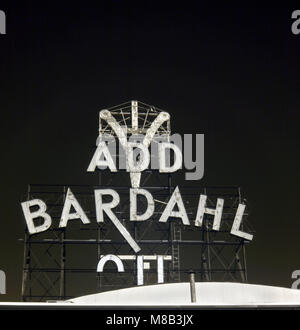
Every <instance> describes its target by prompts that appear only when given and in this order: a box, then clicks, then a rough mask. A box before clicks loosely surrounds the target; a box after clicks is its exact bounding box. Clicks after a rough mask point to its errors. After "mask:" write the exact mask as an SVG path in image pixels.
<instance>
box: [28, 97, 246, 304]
mask: <svg viewBox="0 0 300 330" xmlns="http://www.w3.org/2000/svg"><path fill="white" fill-rule="evenodd" d="M133 106H136V107H137V108H138V122H136V121H133V120H132V118H131V116H130V114H131V115H132V113H131V112H130V111H129V110H130V109H131V110H132V108H133ZM108 110H109V111H110V112H111V113H113V114H114V116H115V117H116V118H119V119H120V120H119V121H120V122H121V124H122V126H126V129H125V131H126V134H127V135H129V134H132V133H133V132H137V131H138V133H141V134H144V133H145V131H144V129H147V128H149V127H150V126H151V120H152V119H151V120H150V119H149V118H150V115H151V116H152V117H155V116H158V115H159V113H160V112H161V110H158V109H157V108H155V107H153V106H148V105H145V104H143V103H140V102H137V103H134V104H133V103H132V102H131V103H125V104H123V105H121V106H118V107H113V108H111V109H108ZM128 120H131V122H130V123H129V122H128ZM124 123H125V125H123V124H124ZM134 128H135V130H134ZM159 132H161V134H167V135H169V134H170V123H169V121H166V122H165V123H164V127H161V128H160V131H159ZM103 133H109V134H114V133H113V132H112V131H111V130H110V129H109V127H108V126H107V125H105V123H103V122H102V119H101V118H100V123H99V136H100V137H101V134H103ZM98 174H99V181H98V183H97V184H96V185H94V186H91V185H45V184H31V185H29V186H28V193H27V199H28V200H32V199H36V198H38V199H42V200H43V201H45V203H46V204H47V213H48V214H49V215H50V216H51V218H52V226H51V227H50V229H48V230H47V231H45V232H41V233H39V234H34V235H30V234H29V233H28V231H27V229H26V230H25V238H24V266H23V280H22V299H23V301H49V300H65V299H68V298H72V297H77V296H81V295H86V294H92V293H95V292H101V291H106V290H112V289H119V288H125V287H131V286H134V285H136V284H137V270H136V259H134V258H133V259H132V260H129V259H128V260H123V263H124V268H125V271H124V272H122V273H118V272H117V271H116V269H115V266H114V265H110V264H107V266H106V267H105V271H103V272H101V273H97V271H96V269H97V264H98V261H99V260H100V258H101V256H104V255H107V254H114V255H136V256H137V255H145V256H149V255H162V256H165V257H167V256H168V257H170V260H169V261H166V262H165V267H164V279H165V282H179V281H188V280H189V272H190V270H191V269H193V272H194V273H195V279H196V281H238V282H247V265H246V252H245V245H246V243H247V242H248V241H246V240H244V239H243V238H240V237H236V236H233V235H230V229H231V226H232V221H233V218H234V216H235V213H236V210H237V207H238V204H239V203H243V201H244V200H243V197H242V194H241V189H240V188H239V187H201V186H197V187H184V186H183V187H182V186H180V192H181V196H182V197H183V200H184V201H185V203H186V205H185V206H186V211H187V214H188V216H189V219H190V220H191V224H192V225H191V226H185V225H183V224H182V223H181V221H180V220H179V219H178V218H170V219H169V221H168V222H167V223H161V222H159V221H158V220H159V218H160V216H161V214H162V212H163V210H164V208H165V206H166V204H167V202H168V200H169V199H170V196H171V195H172V193H173V191H174V189H175V188H176V185H174V184H173V183H172V177H171V174H162V173H159V172H158V171H157V170H145V171H144V172H143V174H142V176H141V180H140V187H141V188H143V189H147V190H148V191H149V192H150V193H151V194H152V196H153V198H154V201H155V211H154V214H153V216H152V217H151V218H150V219H148V220H146V221H130V217H129V207H130V202H129V189H130V178H129V175H128V173H127V172H126V171H125V170H124V171H122V170H121V171H118V172H117V173H111V172H109V171H108V170H99V173H98ZM68 188H70V189H71V190H72V192H73V194H74V195H75V196H76V198H77V199H78V201H79V203H80V205H81V207H82V208H83V210H84V211H85V213H86V215H87V216H88V218H89V219H90V221H91V223H90V224H83V223H82V222H81V221H76V220H74V221H70V222H69V224H68V227H65V228H59V226H58V224H59V221H60V218H61V212H62V208H63V205H64V200H65V198H66V193H67V189H68ZM107 188H110V189H114V190H116V191H117V192H118V194H119V195H120V199H121V202H120V204H119V205H118V206H117V207H116V208H115V209H114V212H115V214H116V216H117V217H118V219H119V220H120V222H121V223H122V225H123V226H124V227H126V229H127V230H128V232H129V233H130V234H131V235H132V237H133V238H134V240H135V241H136V242H137V243H138V244H139V246H140V247H141V248H142V249H141V252H140V253H138V254H136V253H135V252H134V251H133V250H132V248H131V247H130V246H129V245H128V243H127V242H126V241H125V240H124V238H123V237H122V236H120V233H119V232H118V230H117V229H116V227H115V226H114V225H113V223H112V222H111V221H109V220H107V219H106V220H105V221H104V222H97V221H96V210H95V200H94V190H96V189H107ZM200 194H205V195H207V196H208V199H207V207H210V208H215V207H216V201H217V198H224V207H223V216H222V222H221V228H220V230H219V231H215V230H213V229H212V223H213V216H212V215H210V214H205V217H204V219H203V223H202V226H201V227H196V226H193V221H194V219H195V217H196V212H197V206H198V201H199V196H200ZM138 203H139V205H141V207H143V205H144V204H145V200H144V199H143V198H138ZM247 218H248V210H247V209H246V212H245V213H244V216H243V221H242V227H241V230H246V231H247V232H252V229H251V227H249V224H248V220H247ZM37 221H38V220H37ZM156 281H157V275H156V268H155V262H154V261H149V262H148V267H147V269H145V270H144V283H145V284H146V285H147V284H155V283H156Z"/></svg>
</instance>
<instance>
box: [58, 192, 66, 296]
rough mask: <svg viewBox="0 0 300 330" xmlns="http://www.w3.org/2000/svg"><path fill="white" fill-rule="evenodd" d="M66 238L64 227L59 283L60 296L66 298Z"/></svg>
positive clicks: (61, 237)
mask: <svg viewBox="0 0 300 330" xmlns="http://www.w3.org/2000/svg"><path fill="white" fill-rule="evenodd" d="M63 189H64V197H63V200H65V198H66V187H64V188H63ZM65 239H66V230H65V228H62V230H61V233H60V285H59V298H60V299H64V298H65V296H66V294H65V261H66V247H65V242H64V240H65Z"/></svg>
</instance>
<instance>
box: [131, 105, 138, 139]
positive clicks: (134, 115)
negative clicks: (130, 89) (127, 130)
mask: <svg viewBox="0 0 300 330" xmlns="http://www.w3.org/2000/svg"><path fill="white" fill-rule="evenodd" d="M131 126H132V133H137V132H138V103H137V101H131Z"/></svg>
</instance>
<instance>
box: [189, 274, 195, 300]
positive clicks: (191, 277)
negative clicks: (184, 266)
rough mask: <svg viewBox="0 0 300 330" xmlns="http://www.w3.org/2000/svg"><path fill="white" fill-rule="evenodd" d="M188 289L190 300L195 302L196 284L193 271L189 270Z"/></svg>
mask: <svg viewBox="0 0 300 330" xmlns="http://www.w3.org/2000/svg"><path fill="white" fill-rule="evenodd" d="M190 289H191V302H192V303H194V302H196V284H195V272H194V271H192V270H191V271H190Z"/></svg>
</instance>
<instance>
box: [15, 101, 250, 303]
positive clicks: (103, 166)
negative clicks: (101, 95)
mask: <svg viewBox="0 0 300 330" xmlns="http://www.w3.org/2000/svg"><path fill="white" fill-rule="evenodd" d="M192 138H193V137H192ZM192 140H193V139H192ZM192 140H191V134H185V135H183V136H181V135H179V134H173V135H171V129H170V115H169V113H167V112H165V111H162V110H159V109H157V108H155V107H153V106H149V105H146V104H144V103H141V102H138V101H131V102H128V103H125V104H122V105H120V106H117V107H112V108H110V109H105V110H101V111H100V113H99V134H98V137H97V141H96V150H95V152H94V153H93V155H91V160H90V162H89V165H88V167H87V172H91V173H97V174H98V175H99V180H101V182H100V183H99V184H98V185H95V186H94V187H80V189H82V188H84V189H85V188H86V189H88V192H87V191H85V192H84V193H83V192H82V191H78V186H74V187H73V186H72V185H69V186H66V185H64V186H63V191H62V192H60V193H59V194H58V195H59V202H54V203H53V200H52V198H47V199H43V198H40V197H39V196H38V195H40V193H41V191H37V192H36V193H35V192H34V186H31V187H30V192H29V194H28V198H27V201H24V202H22V203H21V205H22V210H23V213H24V217H25V221H26V225H27V230H26V235H25V247H26V249H27V253H28V249H30V248H31V247H32V246H34V244H52V245H53V244H62V246H63V247H65V244H93V245H96V247H97V255H98V257H97V267H95V268H94V272H95V273H96V272H98V273H102V274H104V273H105V272H106V271H107V270H108V272H109V270H111V269H114V271H117V272H118V273H124V274H125V273H127V277H128V271H130V272H131V273H132V272H133V273H132V274H131V276H132V275H133V276H132V278H134V282H135V283H136V284H138V285H142V284H145V279H146V278H145V274H146V275H147V272H149V270H155V269H156V270H155V271H154V272H153V271H152V273H153V274H152V273H151V272H150V273H151V274H152V275H153V276H152V278H156V281H157V282H158V283H162V282H164V281H165V280H166V279H167V281H176V280H179V279H180V273H181V271H182V269H181V266H180V252H179V251H180V247H181V246H182V245H184V244H185V245H187V246H188V245H194V246H195V245H196V246H200V247H201V251H200V252H201V253H199V250H198V252H197V253H195V255H198V256H199V258H200V260H201V262H200V263H201V271H200V272H199V274H200V275H201V278H203V279H207V280H209V279H210V278H212V276H213V274H214V273H213V272H214V270H213V267H212V262H213V258H212V254H213V253H214V255H215V259H217V260H218V261H221V262H220V263H221V265H222V266H223V268H224V270H225V271H226V272H228V273H230V270H231V271H232V266H233V265H235V266H237V267H238V269H237V272H238V273H239V274H240V275H241V276H242V277H243V278H244V280H246V278H245V277H246V276H245V274H246V268H245V260H243V263H244V266H242V263H241V261H240V258H239V252H240V251H243V249H244V243H247V242H249V241H251V240H252V238H253V235H252V234H251V233H250V232H247V231H245V229H244V221H243V220H244V219H245V217H246V216H247V212H246V205H245V204H244V202H243V200H242V197H241V194H240V190H239V188H232V189H231V191H235V192H234V193H229V194H228V193H227V194H226V191H227V192H228V191H230V189H228V188H227V189H226V188H223V189H219V191H220V195H216V193H217V191H218V189H213V190H212V191H213V193H214V194H213V195H209V194H208V193H207V192H208V190H209V188H203V187H202V188H198V192H197V191H195V189H197V188H193V191H192V193H188V190H189V188H191V187H189V188H187V187H181V186H178V185H176V184H175V185H172V183H171V175H172V173H174V172H177V171H182V170H183V169H185V170H186V172H188V171H189V172H188V173H186V174H185V178H186V179H187V180H191V179H192V180H195V178H196V179H197V178H198V179H199V178H202V176H203V173H204V135H203V134H197V136H196V137H194V141H196V144H197V145H196V150H197V152H196V157H194V159H196V160H195V161H194V162H193V161H192V159H193V157H192V156H193V152H192V150H193V149H192V143H191V141H192ZM190 170H194V172H190ZM102 173H105V176H104V178H103V176H102V175H101V174H102ZM116 176H117V182H118V184H117V185H116V184H114V183H113V180H114V178H115V177H116ZM126 177H127V178H126ZM100 178H101V179H100ZM165 179H167V183H166V184H163V182H164V180H165ZM155 180H157V181H158V182H159V184H157V181H156V183H154V181H155ZM120 182H122V183H123V182H126V184H125V185H124V184H123V185H120ZM127 182H128V184H127ZM57 187H58V186H57ZM32 188H33V189H32ZM43 188H44V187H43ZM60 188H61V187H60ZM80 189H79V190H80ZM190 191H191V190H190ZM48 193H49V194H51V191H49V192H48ZM55 194H57V191H55ZM58 195H56V198H57V197H58ZM87 195H88V202H87V199H86V197H87ZM49 196H50V195H48V196H47V197H49ZM224 196H227V197H228V200H227V199H226V198H225V197H224ZM31 197H34V198H31ZM49 204H50V205H49ZM53 206H54V208H55V212H53ZM59 209H60V210H59ZM78 226H79V227H78ZM69 227H71V228H70V231H71V232H72V233H73V234H74V233H75V232H76V233H77V231H78V228H80V230H84V229H85V228H86V229H88V230H90V231H91V232H93V230H94V231H95V232H98V237H97V239H92V238H89V239H81V240H76V239H71V238H69V237H70V236H69V235H68V239H67V238H66V233H67V230H69ZM154 227H155V230H153V229H154ZM105 228H106V229H108V228H109V229H108V231H111V238H109V239H108V236H109V235H108V236H106V235H104V236H105V238H103V235H102V234H103V231H105ZM158 228H159V230H160V231H164V232H165V234H164V236H163V237H162V235H160V234H158V233H157V229H158ZM182 231H192V232H193V233H192V234H191V235H185V238H184V239H183V238H182ZM48 232H51V233H55V235H56V237H54V238H51V239H49V238H45V235H47V233H48ZM218 233H219V234H218ZM216 235H219V238H220V237H221V238H222V239H221V240H220V239H219V240H213V239H212V238H213V237H216ZM226 235H227V236H226ZM40 237H42V238H40ZM52 245H51V246H52ZM124 245H125V247H124ZM126 245H127V248H126ZM214 245H216V246H218V245H220V246H223V247H222V250H223V249H224V246H230V247H232V246H235V252H234V253H233V255H232V253H231V259H232V257H233V261H231V262H230V264H229V265H225V264H226V262H225V263H224V262H223V260H222V258H221V257H220V254H221V252H222V251H221V250H217V251H216V250H215V249H214V248H213V247H212V246H214ZM149 247H150V248H149ZM109 248H111V249H109ZM109 250H110V251H109ZM121 250H123V251H126V253H123V254H122V253H120V251H121ZM116 251H117V252H118V253H116ZM104 252H105V253H104ZM149 252H150V254H149ZM62 253H63V254H64V251H63V250H62ZM25 254H26V251H25ZM25 259H26V258H25ZM26 260H27V259H26ZM27 261H28V260H27ZM27 261H26V262H27ZM26 262H25V266H24V278H23V296H24V297H25V291H26V285H25V284H26V282H27V281H28V280H27V275H28V272H30V264H28V263H27V264H26ZM153 262H155V263H156V266H154V264H153ZM124 263H125V267H124ZM106 264H107V265H106ZM65 266H66V265H65V258H63V260H61V268H60V270H61V277H60V279H61V282H60V295H59V296H65V294H64V290H65V283H64V281H65V274H66V267H65ZM109 266H110V268H109ZM166 267H167V268H166ZM144 273H145V274H144ZM155 273H156V275H155ZM175 273H176V274H177V276H175V275H174V274H175ZM168 274H169V275H168ZM170 274H171V275H170ZM100 278H101V276H100ZM50 282H51V281H50ZM146 282H147V281H146ZM99 287H101V285H99Z"/></svg>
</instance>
